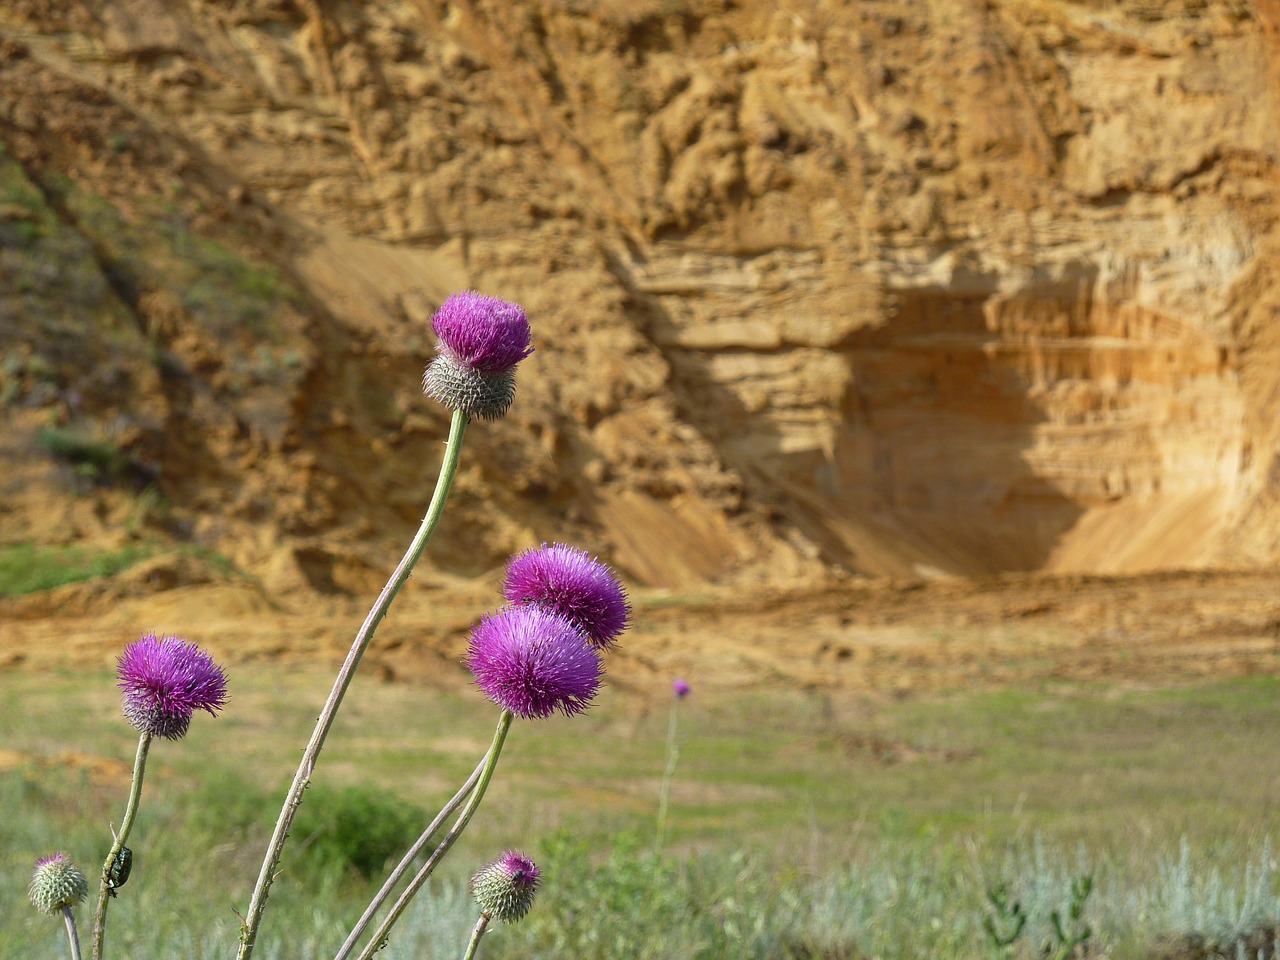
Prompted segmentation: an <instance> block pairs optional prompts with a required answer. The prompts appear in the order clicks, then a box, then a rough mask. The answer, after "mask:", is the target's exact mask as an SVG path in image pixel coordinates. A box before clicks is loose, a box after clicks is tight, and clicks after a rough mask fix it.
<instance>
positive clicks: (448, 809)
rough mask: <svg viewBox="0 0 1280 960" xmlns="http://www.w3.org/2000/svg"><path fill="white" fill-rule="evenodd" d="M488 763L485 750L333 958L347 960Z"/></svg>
mask: <svg viewBox="0 0 1280 960" xmlns="http://www.w3.org/2000/svg"><path fill="white" fill-rule="evenodd" d="M488 762H489V755H488V754H487V753H486V754H485V755H484V758H483V759H482V760H481V761H480V762H479V763H478V764H476V768H475V769H474V770H473V771H471V776H469V777H468V778H467V782H466V783H464V784H463V785H462V788H461V789H460V790H459V791H458V792H457V793H455V794H454V795H453V799H452V800H450V801H449V802H448V803H446V804H445V805H444V807H443V808H442V809H441V810H440V812H439V813H438V814H436V818H435V819H434V820H432V821H431V823H430V824H429V825H428V826H427V829H425V830H423V831H422V836H420V837H418V839H417V842H416V843H414V845H413V846H412V847H410V848H409V852H408V853H406V854H405V855H404V858H403V859H402V860H401V861H400V862H399V863H398V864H397V865H396V868H395V869H394V870H392V871H391V876H389V877H387V880H386V882H385V883H384V884H383V885H382V889H381V890H379V891H378V892H377V894H376V895H375V896H374V898H373V900H371V901H370V903H369V906H367V907H366V908H365V911H364V913H363V914H361V916H360V919H359V920H358V921H357V922H356V925H355V927H353V928H352V930H351V933H349V934H348V935H347V939H346V940H345V941H343V944H342V948H341V949H340V950H339V951H338V952H337V954H336V955H335V956H334V958H333V960H346V958H347V957H348V956H350V955H351V951H352V950H354V949H355V946H356V941H357V940H359V939H360V936H361V934H363V933H364V932H365V930H367V929H368V928H369V924H370V922H372V920H373V916H374V914H375V913H377V912H378V911H379V910H381V909H382V905H383V904H384V903H386V902H387V898H388V897H390V896H391V891H392V890H393V889H395V886H396V884H398V883H399V882H400V879H401V878H402V877H403V876H404V875H405V874H406V873H407V872H408V871H409V867H411V866H412V865H413V861H414V860H415V859H416V858H417V856H418V854H420V853H421V852H422V850H423V848H424V847H425V846H426V845H427V843H428V842H429V841H430V840H431V837H432V835H433V834H434V833H435V832H436V831H437V830H439V829H440V824H442V823H444V820H445V817H447V816H449V814H451V813H453V811H455V810H457V809H458V807H460V806H461V805H462V802H463V801H464V800H465V799H466V798H467V796H468V795H469V794H470V793H471V788H472V787H474V786H475V785H476V781H477V780H479V779H480V773H481V771H482V770H484V767H485V764H486V763H488Z"/></svg>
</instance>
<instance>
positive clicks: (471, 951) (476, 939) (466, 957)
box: [462, 913, 489, 960]
mask: <svg viewBox="0 0 1280 960" xmlns="http://www.w3.org/2000/svg"><path fill="white" fill-rule="evenodd" d="M487 926H489V915H488V914H487V913H482V914H480V919H479V920H477V921H476V928H475V929H474V930H472V931H471V942H470V943H468V944H467V952H466V953H464V954H463V955H462V960H475V955H476V948H477V947H479V946H480V938H481V937H483V936H484V930H485V927H487Z"/></svg>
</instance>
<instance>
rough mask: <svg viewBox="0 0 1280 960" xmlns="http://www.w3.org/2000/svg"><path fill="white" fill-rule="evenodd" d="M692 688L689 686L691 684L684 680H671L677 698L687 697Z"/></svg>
mask: <svg viewBox="0 0 1280 960" xmlns="http://www.w3.org/2000/svg"><path fill="white" fill-rule="evenodd" d="M690 689H692V688H691V687H690V686H689V684H687V683H686V682H685V681H683V680H672V681H671V692H672V693H674V694H675V695H676V699H677V700H683V699H684V698H685V697H687V696H688V695H689V690H690Z"/></svg>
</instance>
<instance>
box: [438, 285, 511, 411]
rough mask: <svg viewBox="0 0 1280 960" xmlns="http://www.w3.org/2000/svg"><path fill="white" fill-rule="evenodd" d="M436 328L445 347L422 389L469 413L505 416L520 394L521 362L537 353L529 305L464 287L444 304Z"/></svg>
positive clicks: (452, 407) (442, 348) (453, 407)
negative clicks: (517, 381)
mask: <svg viewBox="0 0 1280 960" xmlns="http://www.w3.org/2000/svg"><path fill="white" fill-rule="evenodd" d="M431 329H432V330H434V331H435V334H436V337H438V338H439V340H440V346H439V350H438V355H437V356H436V358H435V359H434V360H432V361H431V363H430V364H429V365H428V366H427V371H426V373H425V374H424V375H423V377H422V389H423V390H424V391H426V393H427V394H428V395H429V396H431V397H433V398H435V399H436V400H439V401H440V402H441V403H443V404H444V405H445V406H447V407H449V408H451V409H453V410H461V411H462V412H463V413H465V414H467V415H468V416H472V417H481V418H482V419H485V420H497V419H498V418H499V417H501V416H503V415H504V414H505V413H506V412H507V409H508V408H509V407H510V406H511V401H512V400H513V399H514V398H515V389H516V387H515V367H516V364H518V363H519V362H520V361H521V360H523V359H524V358H525V357H527V356H529V354H531V353H532V352H533V347H532V345H531V343H530V332H529V319H528V317H526V316H525V313H524V310H523V309H521V308H520V307H519V306H518V305H517V304H514V303H508V302H506V301H505V300H499V299H497V298H496V297H485V296H481V295H480V294H478V293H476V292H475V291H474V290H465V291H463V292H462V293H455V294H453V296H451V297H449V299H447V300H445V302H444V303H443V304H441V306H440V309H439V310H437V311H436V315H435V317H434V318H432V321H431Z"/></svg>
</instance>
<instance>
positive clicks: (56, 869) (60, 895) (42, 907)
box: [28, 852, 89, 913]
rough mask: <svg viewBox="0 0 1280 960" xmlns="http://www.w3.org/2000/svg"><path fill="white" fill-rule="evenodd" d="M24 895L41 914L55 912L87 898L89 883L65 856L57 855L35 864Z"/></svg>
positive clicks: (63, 854)
mask: <svg viewBox="0 0 1280 960" xmlns="http://www.w3.org/2000/svg"><path fill="white" fill-rule="evenodd" d="M28 893H29V894H30V896H31V905H32V906H33V907H35V908H36V909H37V910H39V911H40V912H41V913H57V912H58V911H59V910H61V909H63V908H64V907H74V906H75V905H76V904H77V903H79V902H80V901H82V900H83V899H84V898H85V897H87V896H88V895H89V881H88V880H86V879H85V877H84V874H83V873H81V872H80V868H79V867H77V866H76V865H75V862H74V861H73V860H72V859H71V858H70V857H69V856H67V854H65V853H61V852H59V853H55V854H53V855H52V856H48V857H41V858H40V859H39V860H37V861H36V872H35V873H34V874H33V875H32V877H31V887H30V889H29V891H28Z"/></svg>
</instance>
